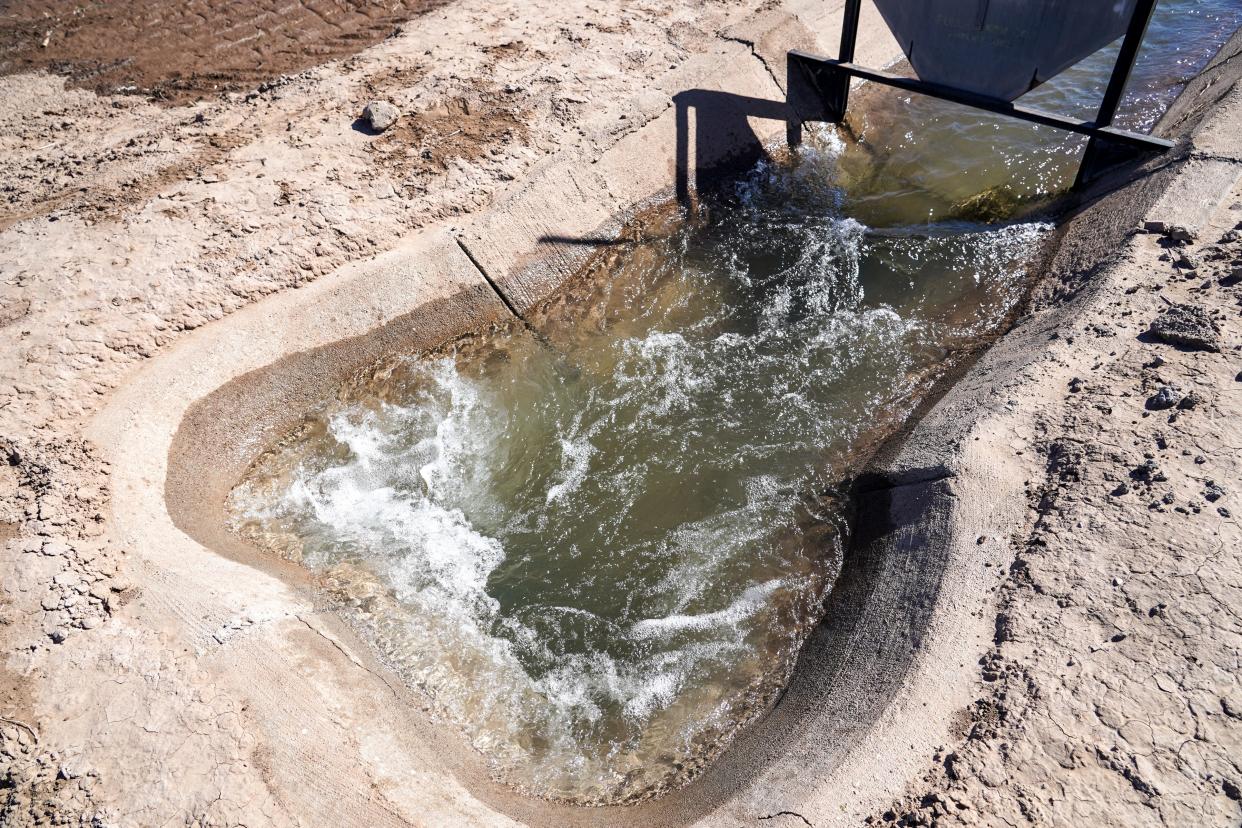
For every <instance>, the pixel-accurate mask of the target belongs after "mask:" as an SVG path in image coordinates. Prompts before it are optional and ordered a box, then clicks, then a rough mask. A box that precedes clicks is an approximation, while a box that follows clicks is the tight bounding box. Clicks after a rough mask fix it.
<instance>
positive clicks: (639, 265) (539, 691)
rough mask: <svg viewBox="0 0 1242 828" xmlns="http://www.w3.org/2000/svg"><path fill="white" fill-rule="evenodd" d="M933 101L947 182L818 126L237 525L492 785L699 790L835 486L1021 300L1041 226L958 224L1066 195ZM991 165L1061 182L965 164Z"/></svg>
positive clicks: (247, 499)
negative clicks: (286, 568) (983, 201)
mask: <svg viewBox="0 0 1242 828" xmlns="http://www.w3.org/2000/svg"><path fill="white" fill-rule="evenodd" d="M1183 5H1187V4H1186V3H1184V4H1183ZM1188 5H1189V6H1194V7H1196V8H1197V7H1198V6H1200V5H1203V4H1197V3H1193V2H1190V3H1188ZM1158 30H1159V27H1156V29H1154V31H1158ZM1201 51H1202V50H1201ZM1097 74H1098V73H1097ZM1163 77H1164V80H1163V81H1162V82H1163V83H1164V88H1165V90H1166V94H1167V89H1168V88H1170V86H1171V83H1170V78H1169V75H1168V73H1167V72H1166V73H1165V75H1164V76H1163ZM1074 83H1082V82H1081V80H1074V78H1073V77H1071V79H1070V81H1067V82H1066V87H1065V88H1063V89H1060V90H1058V89H1051V90H1050V91H1044V92H1042V93H1041V94H1044V95H1064V96H1066V100H1067V101H1073V100H1076V98H1075V95H1076V94H1078V93H1074V92H1073V91H1072V90H1071V91H1068V92H1067V91H1066V89H1068V88H1069V87H1070V86H1072V85H1073V84H1074ZM1097 85H1098V84H1097ZM1088 91H1090V90H1088ZM1083 94H1086V93H1083ZM1143 94H1146V93H1143V92H1142V90H1140V95H1139V99H1140V102H1141V100H1142V99H1143V98H1142V95H1143ZM1042 105H1046V106H1049V108H1052V104H1049V103H1047V102H1044V103H1043V104H1042ZM918 106H919V108H916V109H913V110H912V111H911V118H912V120H911V121H910V123H911V124H915V125H916V126H915V127H911V129H914V128H919V129H926V130H927V133H926V134H927V135H933V136H936V135H939V136H942V137H943V136H946V135H949V133H950V132H956V133H961V134H958V135H956V137H952V138H951V139H949V138H946V139H945V141H946V142H947V143H946V144H945V145H942V146H941V147H940V154H939V155H937V156H936V158H938V159H939V160H937V161H933V159H932V157H931V156H930V155H929V154H928V153H927V152H926V151H925V148H924V146H923V145H921V144H918V143H917V141H916V142H915V143H914V144H913V145H912V148H906V147H904V146H902V143H903V142H904V141H905V140H906V139H904V138H900V133H884V134H886V135H889V134H891V135H897V136H898V138H896V139H895V143H896V144H897V145H898V146H896V147H894V146H892V144H893V143H894V141H889V142H888V143H885V142H883V141H879V142H877V141H876V140H875V138H874V134H875V133H876V131H877V127H876V124H878V123H881V122H891V121H892V119H894V118H896V117H897V116H896V115H895V114H894V113H893V112H887V113H886V112H885V111H884V108H883V106H881V107H878V108H877V109H876V110H875V112H874V113H873V117H872V119H871V121H869V125H868V128H867V130H864V135H863V138H864V145H863V146H862V147H859V146H850V147H848V148H846V147H845V146H844V145H843V144H842V143H841V142H840V141H839V139H837V138H836V134H835V132H833V131H819V132H815V133H813V134H812V139H811V140H810V141H808V143H807V145H806V146H804V147H803V148H801V149H800V150H799V151H798V152H797V153H795V154H794V155H792V156H791V157H789V158H785V159H781V160H779V161H765V162H763V163H761V164H760V165H759V166H758V167H757V168H756V169H755V170H754V171H752V173H751V174H750V175H748V176H746V177H745V178H744V179H742V180H741V181H739V182H737V184H736V186H734V187H733V188H732V189H731V190H729V191H728V192H726V193H725V194H724V195H723V196H722V197H721V198H719V199H718V200H716V201H714V202H711V203H709V205H708V208H707V209H706V210H705V211H704V212H703V213H702V214H701V215H698V216H696V217H684V216H680V215H677V214H675V213H667V214H653V215H651V216H648V217H646V218H645V220H644V221H643V222H642V223H641V224H639V225H637V226H636V227H635V228H634V230H633V234H632V238H631V239H630V241H629V242H628V243H626V244H624V245H620V246H618V247H616V248H615V249H614V250H613V251H612V252H611V253H610V254H609V255H608V256H607V257H606V258H605V259H603V260H601V261H599V262H597V265H596V267H595V268H594V270H593V272H592V273H590V274H588V275H586V276H584V277H583V279H582V280H581V281H579V282H578V283H577V284H575V285H573V286H571V287H570V288H569V289H567V290H566V291H564V292H563V293H562V295H561V296H559V297H558V298H557V299H556V300H555V301H553V302H552V303H550V304H549V305H548V306H547V307H545V308H542V309H541V310H540V311H539V312H538V313H537V314H536V315H535V316H534V317H533V319H532V322H533V326H534V328H535V329H536V331H537V333H532V332H531V331H530V330H527V329H526V328H523V327H520V326H514V327H512V328H506V329H502V330H498V331H493V332H491V333H488V334H486V335H480V336H476V337H473V338H470V339H467V340H463V341H461V342H458V343H455V344H454V345H452V346H451V347H448V348H446V349H444V350H442V351H440V352H437V353H434V354H426V355H413V356H410V357H408V358H403V359H398V360H393V361H390V362H387V363H385V364H382V365H379V366H374V367H373V368H372V369H370V370H368V371H367V372H365V373H364V374H363V375H362V376H360V378H359V379H358V380H357V381H356V382H355V383H353V384H351V385H350V386H349V387H348V388H346V389H344V390H343V391H342V393H341V395H340V397H339V399H337V400H336V401H334V402H332V403H331V404H328V405H325V406H324V407H323V408H322V409H320V410H317V411H314V412H311V413H310V414H309V415H308V417H307V420H306V423H305V425H304V427H303V428H301V429H300V430H299V431H298V433H296V434H294V435H291V436H290V437H289V438H288V439H286V440H285V441H283V442H282V443H281V444H280V445H279V446H277V447H275V448H274V449H273V450H272V451H270V452H269V453H268V454H266V455H265V456H264V457H263V458H262V459H261V460H260V461H259V462H258V463H257V464H256V466H255V468H254V469H252V471H251V473H250V474H249V475H248V476H247V478H246V480H245V481H243V483H242V484H241V485H240V486H239V487H238V488H237V489H236V490H235V492H234V493H233V496H232V498H231V510H232V514H233V518H234V523H235V526H236V528H237V529H238V530H239V531H241V532H242V533H243V534H245V535H247V536H249V537H251V538H254V539H256V540H258V541H259V542H260V543H262V544H264V545H266V546H268V547H270V548H274V549H277V550H280V551H281V552H282V553H284V554H286V555H288V556H290V557H293V558H295V559H299V560H301V561H302V562H303V563H304V564H305V565H306V566H307V567H309V568H310V569H311V570H313V571H314V572H315V573H317V575H318V576H319V577H320V579H321V581H322V583H323V585H324V587H325V589H326V590H327V591H328V593H329V594H330V595H331V596H333V597H334V598H335V599H336V600H337V601H338V602H339V604H340V605H341V607H342V608H343V609H342V611H343V612H344V614H345V616H346V617H347V618H348V619H349V620H350V621H351V623H353V624H354V626H355V627H356V629H358V630H359V631H360V633H361V634H362V635H363V636H364V637H365V638H366V639H367V640H368V641H369V642H371V643H372V644H373V646H374V647H375V649H376V651H377V652H378V653H379V654H380V656H381V657H382V658H383V659H384V660H385V661H386V662H387V663H388V664H389V665H391V666H392V668H393V669H395V670H396V671H398V672H399V673H400V674H401V675H402V677H403V678H404V679H405V680H406V681H407V682H408V683H409V684H411V685H412V686H414V687H416V688H419V689H420V690H422V691H423V692H424V693H425V694H426V695H427V697H428V698H429V699H430V700H431V702H432V704H433V706H434V707H435V709H436V710H437V711H438V712H439V713H440V714H441V715H442V716H444V717H446V718H448V719H449V720H451V721H453V722H455V723H456V724H457V725H458V726H459V727H460V728H461V729H462V730H463V732H464V733H465V734H466V736H467V737H468V738H469V739H470V741H471V742H472V743H473V744H474V745H475V746H476V747H477V748H478V749H479V750H480V751H481V752H482V753H483V755H484V756H486V757H487V758H488V760H489V762H490V763H491V764H492V766H493V768H494V770H495V773H496V775H497V776H498V777H499V778H501V779H504V780H505V781H507V782H509V783H511V784H514V785H516V786H518V787H520V788H522V789H524V790H527V791H529V792H531V793H534V794H537V795H541V796H547V797H552V798H557V799H563V800H568V801H573V802H580V803H588V804H598V803H604V802H618V801H630V800H634V799H638V798H641V797H644V796H649V795H652V794H654V793H658V792H660V791H662V790H665V789H668V788H670V787H673V786H676V785H679V784H682V783H684V782H685V781H686V780H688V779H689V778H690V777H692V776H693V775H694V774H695V773H696V772H697V770H698V769H700V768H701V767H702V766H703V765H704V764H705V763H706V762H708V761H710V760H711V758H712V757H714V756H715V755H716V754H717V753H718V752H719V751H720V750H721V749H723V748H724V747H725V746H726V745H727V744H728V742H729V740H730V739H731V738H732V737H733V735H734V734H735V733H736V731H737V730H738V728H739V727H741V726H743V725H744V724H745V723H746V722H747V721H749V720H751V719H752V718H753V717H754V716H755V715H757V714H758V713H759V712H760V711H762V710H763V709H764V708H765V706H766V705H767V704H768V703H770V701H771V699H772V698H773V697H774V694H775V693H777V692H778V691H779V689H780V687H781V686H783V684H784V683H785V681H786V679H787V678H788V673H789V671H790V669H791V668H792V664H793V660H794V658H795V657H796V655H797V652H798V648H799V647H800V645H801V642H802V641H803V639H804V638H805V636H806V634H807V632H808V631H809V629H810V627H811V625H813V623H814V622H815V621H816V620H817V616H818V612H819V608H820V607H821V605H822V600H823V597H824V595H825V594H826V592H827V590H829V589H830V588H831V585H832V583H833V581H834V579H835V577H836V575H837V572H838V569H839V567H840V563H841V553H842V545H843V542H844V537H843V529H844V517H843V513H842V509H841V506H840V503H839V502H838V500H837V498H836V496H835V491H836V485H837V484H838V483H839V481H841V480H842V479H843V478H845V477H847V476H848V475H849V474H850V473H851V472H852V471H853V470H856V468H857V465H858V461H859V458H860V457H862V456H864V455H865V453H866V452H867V450H868V449H869V447H870V446H872V445H873V444H874V442H875V441H876V440H877V439H880V438H882V437H883V436H885V435H887V434H889V433H891V431H892V429H893V428H895V427H896V426H897V425H899V424H900V423H901V422H902V421H903V420H904V419H905V418H906V417H907V416H908V415H909V414H910V412H911V411H912V409H913V407H914V406H915V405H916V404H917V402H918V401H919V400H920V399H922V398H923V397H924V396H925V393H926V391H927V390H928V388H929V387H930V386H931V385H932V384H933V383H934V382H935V381H936V380H937V379H938V378H939V377H940V376H942V374H943V372H944V370H945V369H946V368H947V367H948V366H949V365H951V364H952V363H953V360H954V357H955V356H957V355H958V354H960V353H963V352H965V351H969V350H970V349H972V348H974V347H976V346H977V345H978V344H979V343H980V342H982V341H984V340H985V339H986V338H987V337H989V336H991V335H993V334H995V333H996V332H997V331H998V330H999V329H1000V328H1001V327H1002V326H1003V324H1004V321H1005V319H1006V318H1007V316H1008V315H1009V314H1010V313H1011V311H1012V309H1013V307H1014V306H1015V303H1016V302H1017V301H1018V299H1019V298H1020V297H1021V295H1022V292H1023V290H1024V285H1025V276H1026V272H1025V269H1026V262H1028V261H1029V260H1030V257H1031V255H1032V252H1033V251H1034V249H1035V247H1036V245H1037V243H1038V241H1039V239H1040V238H1041V236H1042V234H1043V233H1045V232H1046V230H1047V227H1046V226H1044V225H1039V224H1030V223H1026V224H1022V223H1018V224H1013V223H1010V224H1006V223H992V224H983V223H969V222H967V221H965V220H964V217H969V216H971V215H972V210H973V209H974V208H973V207H972V206H971V204H970V199H971V197H973V196H976V195H977V194H978V193H980V192H981V191H985V190H986V189H987V188H988V187H990V186H992V185H994V184H995V183H997V182H1001V183H1003V184H1004V185H1005V186H1006V187H1010V188H1012V190H1013V191H1014V192H1017V193H1019V197H1017V198H1016V199H1015V200H1014V201H1013V202H1012V203H1008V207H1006V205H1005V204H1002V208H1004V209H1011V208H1012V206H1013V204H1015V203H1020V202H1021V201H1022V199H1023V198H1026V197H1028V196H1031V195H1036V196H1039V195H1046V194H1047V193H1049V192H1052V191H1055V189H1056V188H1058V187H1060V186H1062V184H1063V183H1064V182H1063V180H1062V178H1063V175H1062V174H1063V172H1064V170H1065V169H1068V168H1069V165H1068V164H1067V163H1066V162H1064V161H1062V160H1060V158H1061V156H1063V155H1064V153H1065V150H1064V148H1062V149H1061V150H1059V152H1060V155H1057V154H1056V152H1053V151H1047V152H1046V153H1045V149H1043V146H1044V145H1043V144H1040V143H1039V141H1041V140H1044V138H1043V137H1040V138H1039V140H1034V139H1032V138H1031V137H1030V136H1031V135H1032V134H1037V135H1039V136H1042V135H1043V133H1037V132H1036V133H1033V132H1032V130H1030V129H1029V128H1026V127H1017V128H1015V127H1013V126H1012V125H1008V124H1007V125H1005V126H1004V127H1003V129H1001V131H1000V132H999V133H998V134H992V133H993V132H994V130H993V129H992V127H993V123H992V122H991V121H988V120H986V119H985V120H984V121H983V122H982V123H979V122H978V118H977V117H975V118H974V120H975V121H976V126H975V128H974V130H973V131H970V130H965V131H963V130H962V128H960V127H957V126H954V127H952V128H951V129H950V128H949V127H947V126H946V124H949V123H950V120H951V119H950V118H949V117H948V112H949V110H948V109H947V108H946V107H944V106H940V108H939V109H937V108H935V106H933V105H928V104H924V103H920V104H919V105H918ZM1062 108H1063V107H1062ZM1131 116H1132V112H1131ZM972 117H973V116H972ZM1140 121H1141V119H1140ZM881 132H883V131H882V130H881ZM998 135H999V137H998ZM911 140H913V139H911ZM1058 140H1059V139H1058ZM1023 142H1025V144H1024V143H1023ZM984 144H990V145H991V146H992V149H993V150H994V151H995V152H996V153H997V154H998V155H999V157H1000V158H1001V161H1000V162H999V163H1000V165H1001V166H1000V168H999V169H1001V170H1002V172H1003V169H1004V168H1005V166H1006V164H1007V163H1011V162H1006V161H1005V160H1004V159H1005V158H1006V157H1009V158H1011V159H1012V158H1016V157H1017V156H1018V153H1019V151H1021V152H1028V151H1029V152H1030V153H1032V154H1033V157H1034V158H1036V159H1037V160H1038V159H1039V158H1040V157H1043V156H1041V153H1045V154H1046V155H1047V158H1048V159H1049V161H1048V166H1047V167H1046V169H1043V170H1042V171H1041V172H1038V173H1037V175H1036V176H1035V178H1029V179H1028V178H1024V177H1023V176H1021V175H1008V176H1004V175H1001V174H1000V173H997V172H996V171H995V170H993V169H992V168H991V167H987V166H986V165H984V166H983V167H980V166H974V167H972V166H971V165H970V163H969V159H970V158H971V153H972V152H976V153H977V147H979V146H982V145H984ZM997 144H999V145H1000V146H996V145H997ZM959 148H960V149H961V150H962V154H963V157H964V158H965V159H967V160H964V161H963V160H960V159H958V158H957V157H956V156H955V155H954V153H956V152H957V151H958V149H959ZM972 148H976V149H972ZM907 149H909V152H907ZM976 157H982V156H981V155H977V156H976ZM946 158H951V159H953V163H952V164H950V163H948V162H946V161H945V159H946ZM954 164H959V165H960V166H958V167H957V170H956V175H954V174H951V173H952V171H951V170H950V167H952V166H953V165H954ZM1022 169H1023V170H1026V168H1025V167H1023V168H1022ZM971 175H973V180H971V181H969V182H968V183H963V179H964V178H970V177H971ZM964 205H965V206H964ZM864 222H865V223H864Z"/></svg>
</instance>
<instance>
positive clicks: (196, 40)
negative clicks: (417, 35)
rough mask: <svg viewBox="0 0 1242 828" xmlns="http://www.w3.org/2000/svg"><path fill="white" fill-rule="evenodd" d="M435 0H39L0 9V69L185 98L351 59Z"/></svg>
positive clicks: (112, 90)
mask: <svg viewBox="0 0 1242 828" xmlns="http://www.w3.org/2000/svg"><path fill="white" fill-rule="evenodd" d="M437 5H439V3H438V2H436V0H413V2H410V1H409V0H386V2H376V0H345V1H344V2H341V1H340V0H308V1H307V2H297V3H289V2H283V0H248V1H245V2H235V1H234V0H191V2H185V3H169V2H166V0H120V2H117V1H116V0H92V2H80V1H79V0H40V2H24V3H9V4H6V6H5V8H4V10H3V12H0V74H6V75H7V74H14V73H17V72H29V71H33V70H38V69H47V70H50V71H54V72H57V73H59V74H62V75H65V76H66V77H68V78H69V80H70V82H71V83H72V84H73V85H75V86H80V87H82V88H85V89H93V90H95V91H97V92H99V93H100V94H103V95H109V94H136V95H142V96H144V97H150V98H154V99H156V100H160V101H168V102H188V101H193V100H197V99H199V98H202V97H207V96H211V95H213V94H217V93H220V92H237V91H243V92H244V91H249V90H251V89H253V88H255V87H257V86H259V85H261V84H262V83H264V82H266V81H271V80H272V79H274V78H277V77H279V76H281V75H285V74H289V73H293V72H300V71H302V70H303V69H307V68H309V67H311V66H315V65H317V64H320V63H323V62H325V61H328V60H332V59H333V58H337V57H341V56H346V55H352V54H354V53H355V52H358V51H359V50H361V49H362V48H363V47H366V46H370V45H372V44H374V43H378V42H380V41H381V40H383V39H384V38H386V37H388V36H389V35H392V34H394V33H396V31H397V30H398V27H399V24H401V23H403V22H405V21H407V20H409V19H410V18H411V17H414V16H415V15H416V14H418V13H419V12H423V11H426V10H428V9H432V8H435V7H436V6H437Z"/></svg>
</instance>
